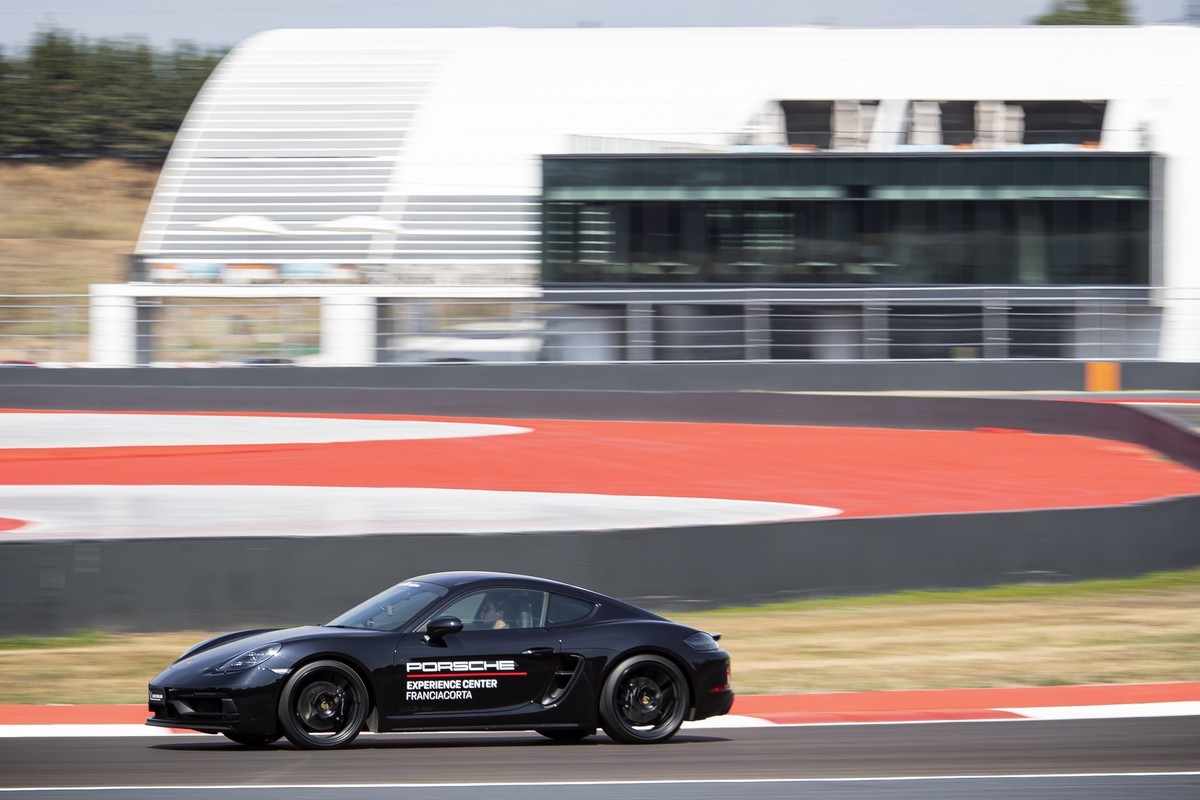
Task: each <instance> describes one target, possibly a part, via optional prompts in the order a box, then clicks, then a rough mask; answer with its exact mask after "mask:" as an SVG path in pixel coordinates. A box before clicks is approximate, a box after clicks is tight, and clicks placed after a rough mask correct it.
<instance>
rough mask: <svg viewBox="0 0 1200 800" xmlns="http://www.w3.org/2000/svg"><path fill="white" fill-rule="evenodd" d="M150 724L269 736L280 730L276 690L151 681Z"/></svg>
mask: <svg viewBox="0 0 1200 800" xmlns="http://www.w3.org/2000/svg"><path fill="white" fill-rule="evenodd" d="M148 709H149V711H150V716H149V717H147V718H146V724H147V725H152V726H155V727H162V728H186V729H189V730H194V731H204V732H206V733H224V732H231V733H233V732H236V733H243V734H252V735H261V736H266V735H269V734H273V733H275V732H276V730H277V728H278V722H277V720H276V698H275V693H274V692H273V691H271V689H270V688H269V687H261V688H258V689H256V690H252V691H251V690H245V689H243V690H236V689H218V688H205V689H189V688H173V687H169V686H157V685H154V684H151V686H150V699H149V703H148Z"/></svg>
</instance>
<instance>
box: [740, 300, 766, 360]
mask: <svg viewBox="0 0 1200 800" xmlns="http://www.w3.org/2000/svg"><path fill="white" fill-rule="evenodd" d="M744 309H745V310H744V312H743V318H744V319H745V320H746V327H745V334H746V336H745V348H746V355H745V358H746V360H747V361H767V360H768V359H770V358H771V307H770V306H768V305H767V304H766V303H763V302H760V301H757V300H756V301H752V302H749V303H746V304H745V307H744Z"/></svg>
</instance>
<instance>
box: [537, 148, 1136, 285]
mask: <svg viewBox="0 0 1200 800" xmlns="http://www.w3.org/2000/svg"><path fill="white" fill-rule="evenodd" d="M543 165H544V168H543V194H544V200H543V215H542V220H543V241H544V253H545V256H544V261H543V272H542V281H543V284H545V285H549V286H553V285H558V284H588V283H592V284H620V283H642V284H644V283H652V284H663V285H679V284H724V285H728V284H752V285H755V286H763V285H771V284H779V285H787V286H791V285H797V284H820V285H831V284H833V285H836V284H847V285H862V284H888V285H916V286H928V285H942V286H945V285H952V286H958V285H988V286H997V285H1017V286H1045V285H1104V286H1139V285H1140V286H1145V285H1148V284H1149V283H1151V263H1150V242H1151V230H1150V228H1151V219H1152V214H1151V205H1152V197H1153V195H1154V186H1153V182H1154V177H1153V176H1154V174H1155V169H1154V156H1152V155H1151V154H1149V153H1101V152H1087V151H1079V150H1075V151H1073V152H1045V153H1030V152H1021V153H995V152H953V153H942V154H897V153H886V154H867V153H859V154H853V155H848V154H839V153H795V154H778V153H772V154H744V155H738V154H720V155H686V156H629V155H625V156H594V155H593V156H573V155H572V156H548V157H546V158H544V159H543Z"/></svg>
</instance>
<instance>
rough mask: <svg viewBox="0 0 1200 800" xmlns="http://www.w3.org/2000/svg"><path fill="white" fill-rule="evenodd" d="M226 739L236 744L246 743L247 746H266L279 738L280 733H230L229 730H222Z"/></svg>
mask: <svg viewBox="0 0 1200 800" xmlns="http://www.w3.org/2000/svg"><path fill="white" fill-rule="evenodd" d="M221 733H222V734H223V735H224V736H225V738H226V739H228V740H229V741H231V742H234V743H236V744H240V745H245V746H246V747H266V746H267V745H269V744H271V743H273V742H276V741H278V740H279V736H280V735H279V734H278V733H276V734H274V735H272V736H248V735H246V734H243V733H230V732H229V731H222V732H221Z"/></svg>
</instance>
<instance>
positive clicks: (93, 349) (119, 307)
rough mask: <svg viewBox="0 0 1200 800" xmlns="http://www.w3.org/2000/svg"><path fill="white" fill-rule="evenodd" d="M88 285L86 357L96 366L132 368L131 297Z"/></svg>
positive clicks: (134, 317)
mask: <svg viewBox="0 0 1200 800" xmlns="http://www.w3.org/2000/svg"><path fill="white" fill-rule="evenodd" d="M111 288H114V287H110V286H101V285H96V286H93V287H92V293H91V299H90V300H89V304H88V320H89V334H90V340H91V341H90V356H89V357H90V359H91V362H92V363H93V364H95V365H96V366H98V367H132V366H134V365H135V364H137V363H138V357H137V353H138V349H137V335H138V309H137V303H136V301H135V299H134V298H132V297H125V296H122V295H118V294H115V293H110V292H108V291H106V290H108V289H111Z"/></svg>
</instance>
